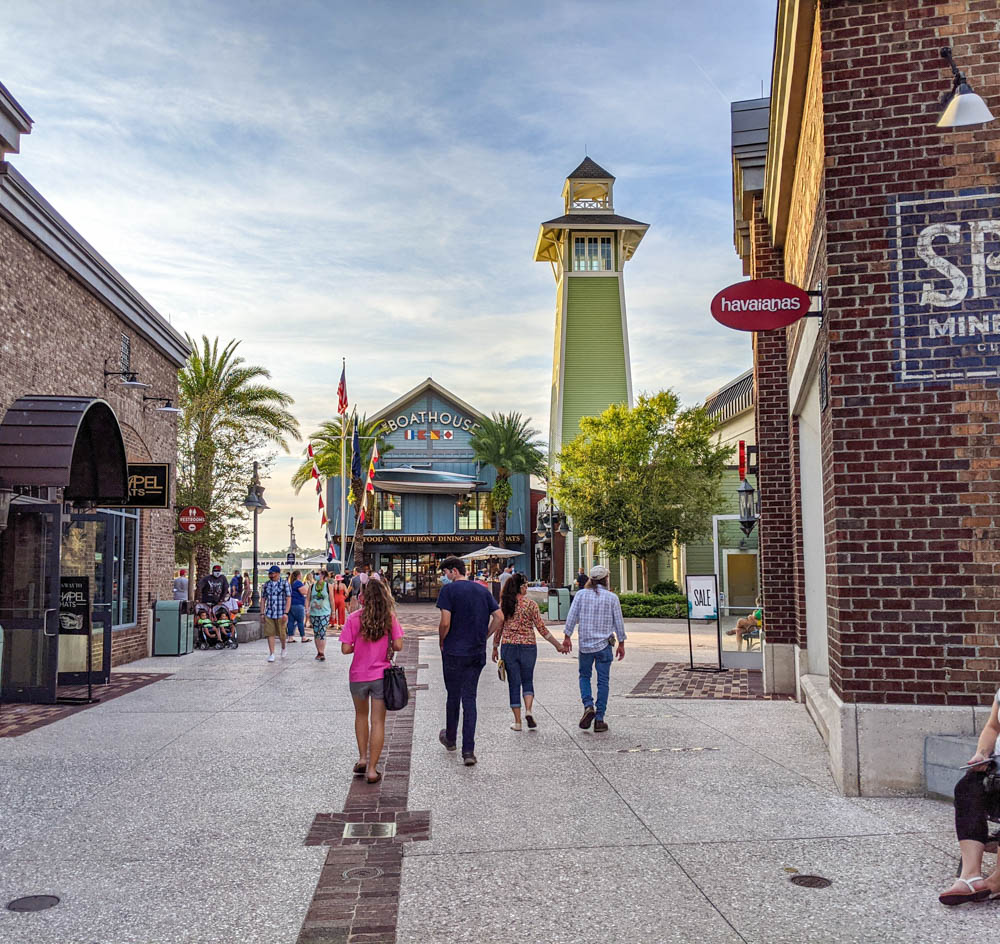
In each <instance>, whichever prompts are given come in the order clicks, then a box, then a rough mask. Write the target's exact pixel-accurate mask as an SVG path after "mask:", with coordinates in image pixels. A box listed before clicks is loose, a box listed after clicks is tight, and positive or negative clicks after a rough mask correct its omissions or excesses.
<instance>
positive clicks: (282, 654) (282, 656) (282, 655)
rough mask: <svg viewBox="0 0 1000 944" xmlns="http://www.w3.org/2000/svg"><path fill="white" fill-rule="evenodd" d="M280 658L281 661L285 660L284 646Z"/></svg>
mask: <svg viewBox="0 0 1000 944" xmlns="http://www.w3.org/2000/svg"><path fill="white" fill-rule="evenodd" d="M281 658H282V659H284V658H285V647H284V646H282V647H281Z"/></svg>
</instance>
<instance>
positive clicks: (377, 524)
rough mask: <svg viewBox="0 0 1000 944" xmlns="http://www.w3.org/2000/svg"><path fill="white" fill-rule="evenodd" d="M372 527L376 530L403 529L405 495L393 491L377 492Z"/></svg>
mask: <svg viewBox="0 0 1000 944" xmlns="http://www.w3.org/2000/svg"><path fill="white" fill-rule="evenodd" d="M374 505H375V508H374V514H373V515H372V521H374V524H373V525H372V527H373V528H374V529H375V530H376V531H402V530H403V497H402V496H401V495H393V494H392V493H391V492H376V493H375V501H374Z"/></svg>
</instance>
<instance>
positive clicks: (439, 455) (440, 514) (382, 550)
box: [328, 377, 534, 601]
mask: <svg viewBox="0 0 1000 944" xmlns="http://www.w3.org/2000/svg"><path fill="white" fill-rule="evenodd" d="M370 419H372V420H375V421H378V422H381V423H382V424H383V427H382V428H383V429H384V431H385V433H386V439H385V441H386V443H387V444H388V445H390V446H392V449H391V450H386V451H385V455H384V458H383V459H382V461H381V462H380V463H379V465H378V469H377V470H376V474H375V508H374V514H373V516H372V520H371V521H369V527H368V528H366V531H365V545H364V554H365V560H366V562H367V563H368V564H370V565H371V566H372V567H373V568H379V569H381V570H382V572H383V573H384V574H385V575H386V576H387V577H388V579H389V581H390V585H391V586H392V588H393V592H394V595H395V596H396V598H397V599H400V600H403V601H421V600H430V601H433V600H435V599H436V598H437V592H438V589H439V582H438V577H439V575H438V569H437V568H438V562H439V561H440V560H442V559H444V558H445V557H448V556H449V555H451V554H458V555H461V554H467V553H469V552H470V551H474V550H476V549H478V548H482V547H484V546H486V545H488V544H495V543H496V541H497V529H496V522H495V518H494V515H493V512H492V509H491V507H490V502H489V497H490V491H491V490H492V488H493V484H494V482H495V481H496V471H495V470H494V469H493V467H492V466H488V465H487V466H484V465H481V464H480V463H478V462H476V459H475V456H474V455H473V453H472V449H471V447H470V445H469V440H470V439H471V437H472V433H473V431H474V430H475V428H476V427H477V425H478V424H479V421H480V420H481V419H483V414H482V413H481V412H480V411H479V410H477V409H476V408H475V407H473V406H471V405H469V404H468V403H466V402H465V401H464V400H462V399H460V398H459V397H457V396H455V394H453V393H451V392H450V391H449V390H446V389H445V388H444V387H442V386H440V385H439V384H437V383H435V381H434V380H433V379H431V378H430V377H428V378H427V379H426V380H425V381H424V382H423V383H421V384H418V385H417V386H416V387H414V388H413V389H412V390H410V391H409V392H408V393H405V394H404V395H403V396H401V397H400V398H399V399H398V400H395V401H394V402H393V403H390V404H389V405H388V406H386V407H384V408H383V409H381V410H379V411H378V412H377V413H376V414H374V416H372V417H370ZM348 448H349V447H348ZM510 483H511V487H512V488H513V496H512V498H511V501H510V506H509V508H508V512H507V541H506V544H507V547H508V548H510V549H511V550H516V551H521V552H522V555H523V556H520V557H515V558H514V559H513V561H514V566H515V567H516V568H517V569H518V570H521V571H524V572H525V573H529V572H530V569H531V546H530V545H531V531H532V528H533V525H534V521H533V519H531V518H530V511H531V505H530V502H531V496H530V483H529V480H528V477H527V476H525V475H515V476H512V478H511V480H510ZM328 507H329V508H330V509H332V510H333V512H334V514H333V515H331V518H333V519H334V520H333V522H332V525H333V527H332V528H331V530H332V531H334V532H336V533H337V534H339V531H340V528H339V522H337V521H336V515H337V511H338V509H339V508H340V484H339V481H338V480H337V479H331V480H330V482H329V484H328ZM354 525H355V521H354V514H353V512H352V511H350V510H348V515H347V534H348V548H347V553H348V557H347V566H348V567H350V566H353V564H354V561H353V559H352V556H351V547H350V544H351V541H350V536H351V535H352V534H353V533H354ZM335 543H336V544H337V545H338V547H339V544H340V541H339V538H337V539H335Z"/></svg>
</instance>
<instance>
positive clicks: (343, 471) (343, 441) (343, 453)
mask: <svg viewBox="0 0 1000 944" xmlns="http://www.w3.org/2000/svg"><path fill="white" fill-rule="evenodd" d="M346 372H347V358H346V357H345V358H344V360H343V365H342V370H341V374H340V376H341V377H344V376H346ZM345 387H346V385H345ZM346 462H347V411H346V410H345V411H344V412H342V413H341V414H340V572H341V574H345V575H346V573H347V487H346V486H347V465H346Z"/></svg>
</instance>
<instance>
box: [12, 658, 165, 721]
mask: <svg viewBox="0 0 1000 944" xmlns="http://www.w3.org/2000/svg"><path fill="white" fill-rule="evenodd" d="M171 674H172V673H170V672H112V673H111V679H110V681H109V682H108V684H107V685H95V686H94V697H95V698H99V699H100V700H101V702H105V701H110V700H111V699H112V698H118V697H119V696H120V695H127V694H128V693H129V692H134V691H136V689H139V688H144V687H145V686H146V685H152V684H153V682H159V681H161V680H162V679H165V678H170V676H171ZM86 694H87V686H86V685H60V686H59V688H58V691H57V695H58V696H59V697H69V698H82V697H84V696H86ZM93 707H94V706H93V704H90V705H25V704H20V703H18V702H4V703H3V704H2V705H0V737H18V736H19V735H21V734H26V733H27V732H28V731H34V730H35V729H36V728H41V727H44V726H45V725H47V724H52V723H53V722H54V721H59V720H60V719H61V718H66V717H68V716H69V715H72V714H76V712H78V711H85V710H86V709H87V708H93Z"/></svg>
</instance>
